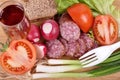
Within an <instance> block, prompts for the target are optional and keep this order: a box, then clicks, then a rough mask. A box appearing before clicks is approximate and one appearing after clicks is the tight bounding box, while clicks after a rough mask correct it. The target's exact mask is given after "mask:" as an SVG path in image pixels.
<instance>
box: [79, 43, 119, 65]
mask: <svg viewBox="0 0 120 80" xmlns="http://www.w3.org/2000/svg"><path fill="white" fill-rule="evenodd" d="M118 48H120V41H119V42H116V43H114V44H112V45H107V46H101V47H98V48H95V49H92V50H90V51H89V52H87V53H85V54H84V55H83V56H81V57H80V58H79V60H80V62H81V64H82V65H83V67H92V66H95V65H97V64H99V63H101V62H103V61H104V60H106V59H107V58H108V57H109V56H110V55H111V54H112V53H113V52H114V51H115V50H116V49H118Z"/></svg>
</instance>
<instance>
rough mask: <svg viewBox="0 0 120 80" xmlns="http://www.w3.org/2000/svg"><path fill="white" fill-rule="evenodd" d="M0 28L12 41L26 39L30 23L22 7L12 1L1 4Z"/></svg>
mask: <svg viewBox="0 0 120 80" xmlns="http://www.w3.org/2000/svg"><path fill="white" fill-rule="evenodd" d="M0 26H2V28H3V29H4V30H5V32H6V33H7V34H8V36H9V37H10V39H12V40H13V39H23V38H26V36H27V34H28V32H29V29H30V22H29V19H28V18H27V16H26V14H25V10H24V7H23V5H22V4H21V3H19V2H16V1H14V0H13V1H12V0H9V1H5V2H3V3H2V4H1V5H0Z"/></svg>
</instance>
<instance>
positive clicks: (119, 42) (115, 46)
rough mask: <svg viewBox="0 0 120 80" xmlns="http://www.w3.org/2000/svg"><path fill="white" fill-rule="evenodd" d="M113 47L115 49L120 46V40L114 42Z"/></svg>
mask: <svg viewBox="0 0 120 80" xmlns="http://www.w3.org/2000/svg"><path fill="white" fill-rule="evenodd" d="M111 48H112V50H113V51H115V50H116V49H118V48H120V41H118V42H116V43H114V44H113V45H111Z"/></svg>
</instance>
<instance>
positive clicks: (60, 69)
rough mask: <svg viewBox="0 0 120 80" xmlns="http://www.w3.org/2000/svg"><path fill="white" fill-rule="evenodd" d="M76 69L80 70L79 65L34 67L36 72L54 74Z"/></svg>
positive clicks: (39, 65)
mask: <svg viewBox="0 0 120 80" xmlns="http://www.w3.org/2000/svg"><path fill="white" fill-rule="evenodd" d="M77 69H82V66H81V65H64V66H47V65H41V64H38V65H37V67H36V72H47V73H56V72H67V71H73V70H77Z"/></svg>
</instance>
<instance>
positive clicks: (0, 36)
mask: <svg viewBox="0 0 120 80" xmlns="http://www.w3.org/2000/svg"><path fill="white" fill-rule="evenodd" d="M1 1H4V0H0V2H1ZM114 5H116V6H117V7H118V8H120V0H115V2H114ZM6 39H7V37H6V34H5V33H4V31H3V30H2V28H0V42H5V40H6ZM11 80H15V79H11ZM39 80H120V72H118V73H115V74H111V75H107V76H102V77H95V78H54V79H53V78H50V79H39Z"/></svg>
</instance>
